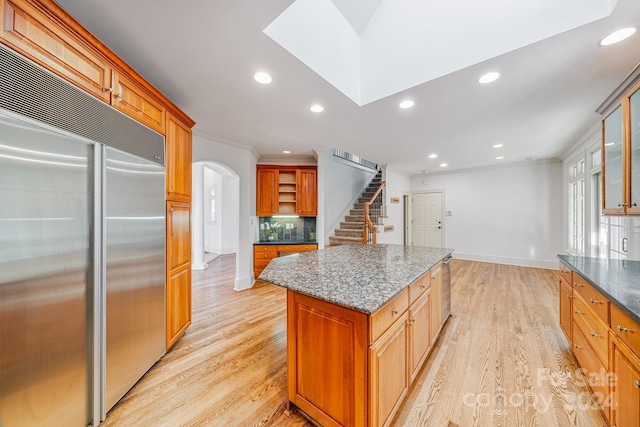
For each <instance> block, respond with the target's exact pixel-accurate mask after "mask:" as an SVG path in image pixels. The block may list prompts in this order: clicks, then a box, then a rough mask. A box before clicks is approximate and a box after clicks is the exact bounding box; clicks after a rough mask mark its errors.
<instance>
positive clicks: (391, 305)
mask: <svg viewBox="0 0 640 427" xmlns="http://www.w3.org/2000/svg"><path fill="white" fill-rule="evenodd" d="M407 308H409V288H404V289H403V290H402V292H400V293H399V294H398V295H396V296H395V297H393V299H392V300H391V301H389V302H388V303H386V304H385V305H383V306H382V308H380V309H379V310H378V311H376V312H375V313H373V314H372V315H371V316H369V345H371V344H372V343H373V342H375V341H376V340H377V339H378V338H380V336H381V335H382V334H383V333H384V331H386V330H387V329H388V328H389V326H391V324H393V322H395V321H396V320H398V319H399V318H400V316H402V315H403V314H404V312H405V311H407Z"/></svg>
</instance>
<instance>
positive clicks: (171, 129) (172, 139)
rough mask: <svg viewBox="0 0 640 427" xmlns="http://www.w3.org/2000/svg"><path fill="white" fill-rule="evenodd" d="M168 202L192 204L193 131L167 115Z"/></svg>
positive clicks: (166, 161)
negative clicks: (175, 201)
mask: <svg viewBox="0 0 640 427" xmlns="http://www.w3.org/2000/svg"><path fill="white" fill-rule="evenodd" d="M165 143H166V159H165V163H166V165H167V189H166V190H167V200H177V201H183V202H191V129H190V128H189V127H188V126H185V125H184V124H183V123H182V122H180V121H179V120H178V119H176V118H175V117H173V116H172V115H171V114H167V135H166V141H165Z"/></svg>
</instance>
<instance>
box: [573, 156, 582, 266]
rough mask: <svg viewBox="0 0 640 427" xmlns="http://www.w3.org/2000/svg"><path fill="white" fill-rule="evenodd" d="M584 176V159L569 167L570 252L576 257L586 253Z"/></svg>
mask: <svg viewBox="0 0 640 427" xmlns="http://www.w3.org/2000/svg"><path fill="white" fill-rule="evenodd" d="M584 174H585V160H584V159H580V160H578V161H577V162H575V163H573V164H571V165H570V166H569V251H570V252H571V253H573V254H575V255H584V252H585V244H584V240H585V239H584V233H585V206H584V195H585V191H584V190H585V184H584Z"/></svg>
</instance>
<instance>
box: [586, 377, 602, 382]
mask: <svg viewBox="0 0 640 427" xmlns="http://www.w3.org/2000/svg"><path fill="white" fill-rule="evenodd" d="M589 378H591V381H593V382H596V381H600V378H598V377H596V376H595V375H591V377H589Z"/></svg>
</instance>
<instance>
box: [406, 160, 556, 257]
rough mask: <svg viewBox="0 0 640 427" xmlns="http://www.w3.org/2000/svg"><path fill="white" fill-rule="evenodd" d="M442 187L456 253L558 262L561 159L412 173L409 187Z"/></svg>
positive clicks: (449, 237)
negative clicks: (435, 172) (444, 171)
mask: <svg viewBox="0 0 640 427" xmlns="http://www.w3.org/2000/svg"><path fill="white" fill-rule="evenodd" d="M424 190H444V198H445V200H444V204H445V208H444V210H445V211H451V213H452V215H451V216H447V217H445V221H446V229H445V230H446V231H445V233H446V236H445V241H446V246H447V247H450V248H455V252H454V257H455V258H460V259H469V260H476V261H485V262H496V263H501V264H513V265H522V266H530V267H541V268H550V269H557V268H558V260H557V258H556V256H557V254H559V253H562V248H563V234H562V228H563V227H562V223H563V217H562V215H563V210H562V163H561V162H560V161H537V162H527V163H516V164H511V165H504V166H500V167H493V168H486V169H473V170H466V171H452V172H448V173H439V174H433V175H421V176H415V177H413V178H412V180H411V191H412V192H416V191H424Z"/></svg>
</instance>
